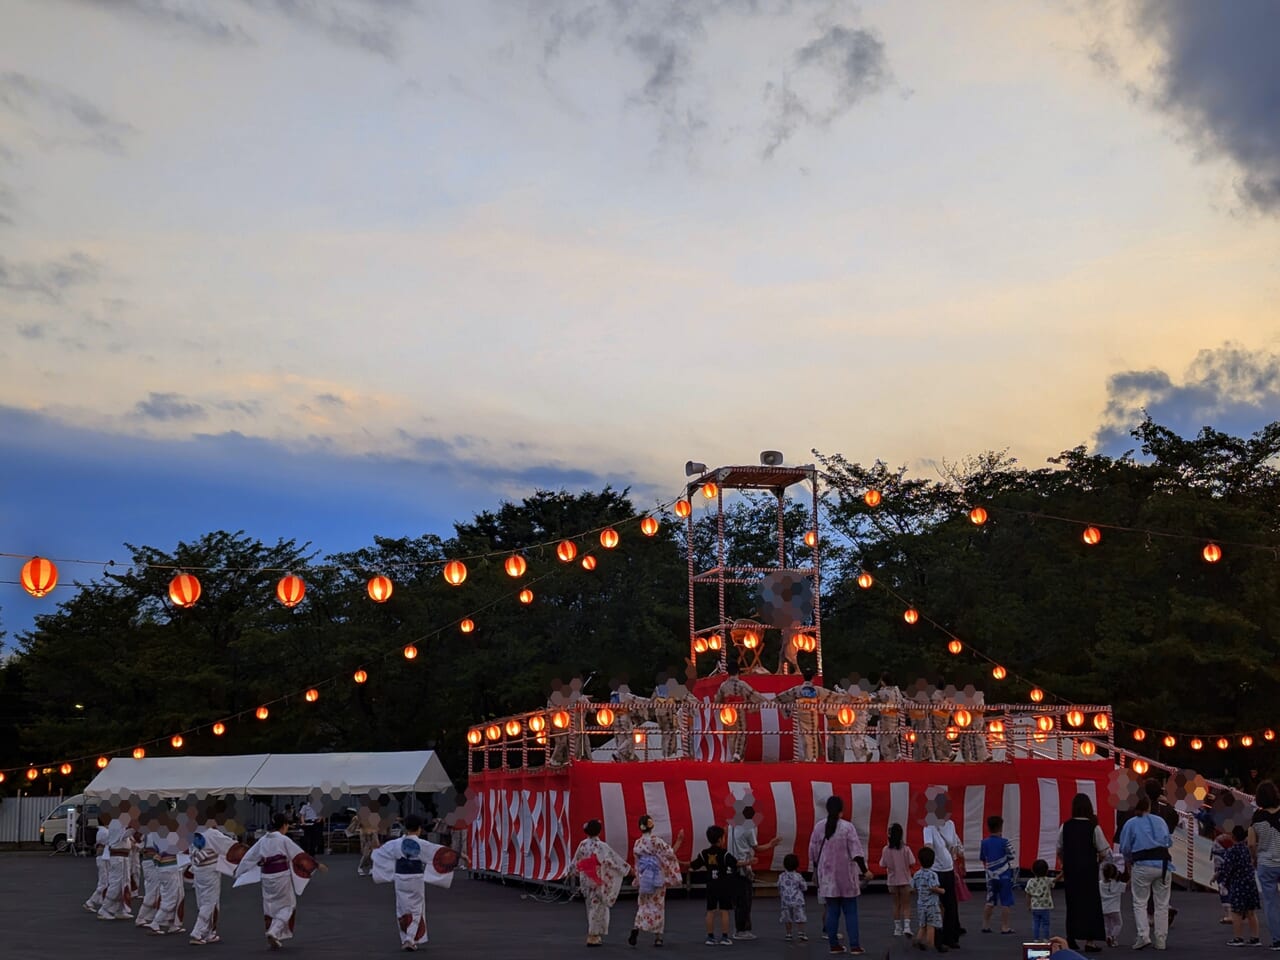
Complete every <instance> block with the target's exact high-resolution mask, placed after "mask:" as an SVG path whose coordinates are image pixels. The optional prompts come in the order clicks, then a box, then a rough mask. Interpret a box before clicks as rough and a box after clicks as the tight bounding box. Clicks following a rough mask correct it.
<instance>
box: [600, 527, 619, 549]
mask: <svg viewBox="0 0 1280 960" xmlns="http://www.w3.org/2000/svg"><path fill="white" fill-rule="evenodd" d="M617 545H618V531H617V530H615V529H613V527H605V528H604V529H603V530H601V531H600V546H602V547H604V548H605V549H606V550H612V549H613V548H614V547H616V546H617Z"/></svg>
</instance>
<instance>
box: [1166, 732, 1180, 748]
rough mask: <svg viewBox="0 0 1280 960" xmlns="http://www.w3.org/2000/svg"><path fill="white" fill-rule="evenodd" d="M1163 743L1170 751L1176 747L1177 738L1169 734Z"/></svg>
mask: <svg viewBox="0 0 1280 960" xmlns="http://www.w3.org/2000/svg"><path fill="white" fill-rule="evenodd" d="M1163 742H1164V745H1165V746H1166V747H1169V748H1170V749H1172V748H1173V747H1176V746H1177V745H1178V738H1177V737H1175V736H1174V735H1173V734H1169V735H1168V736H1167V737H1165V738H1164V741H1163Z"/></svg>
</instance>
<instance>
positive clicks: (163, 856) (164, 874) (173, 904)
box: [147, 834, 190, 935]
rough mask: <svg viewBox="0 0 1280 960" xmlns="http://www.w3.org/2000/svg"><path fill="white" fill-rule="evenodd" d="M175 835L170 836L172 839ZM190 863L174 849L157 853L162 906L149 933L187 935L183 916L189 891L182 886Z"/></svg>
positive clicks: (157, 876)
mask: <svg viewBox="0 0 1280 960" xmlns="http://www.w3.org/2000/svg"><path fill="white" fill-rule="evenodd" d="M172 836H173V835H172V834H170V837H172ZM188 863H190V858H189V857H187V856H185V855H182V854H179V853H178V852H177V851H176V850H174V849H172V847H168V848H166V849H163V850H160V851H159V852H157V853H156V869H155V874H154V876H155V878H156V885H157V886H158V887H159V888H160V906H159V907H158V908H157V909H156V915H155V916H154V917H152V918H151V922H150V923H149V924H147V932H149V933H152V934H156V935H161V934H166V933H185V932H186V930H185V928H184V927H183V925H182V920H183V914H184V913H185V907H186V902H187V891H186V890H185V889H183V886H182V871H183V870H184V869H186V866H187V864H188Z"/></svg>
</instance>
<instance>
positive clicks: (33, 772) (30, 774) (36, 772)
mask: <svg viewBox="0 0 1280 960" xmlns="http://www.w3.org/2000/svg"><path fill="white" fill-rule="evenodd" d="M134 752H135V753H136V752H137V751H134ZM39 776H40V771H39V770H37V769H36V768H35V767H32V768H31V769H30V770H28V771H27V779H28V780H35V779H36V778H38V777H39Z"/></svg>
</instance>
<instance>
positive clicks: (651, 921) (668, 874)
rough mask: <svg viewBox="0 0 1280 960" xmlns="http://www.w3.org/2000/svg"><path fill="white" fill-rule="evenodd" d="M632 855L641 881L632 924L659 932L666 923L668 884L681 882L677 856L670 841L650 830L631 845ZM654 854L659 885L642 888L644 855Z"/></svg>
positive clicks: (677, 884)
mask: <svg viewBox="0 0 1280 960" xmlns="http://www.w3.org/2000/svg"><path fill="white" fill-rule="evenodd" d="M632 853H633V854H634V855H635V869H636V878H637V880H638V881H639V882H640V884H641V892H640V896H639V898H638V899H637V901H636V922H635V923H634V924H632V926H633V927H634V928H635V929H636V930H643V931H645V932H647V933H659V934H660V933H662V932H663V930H664V928H665V927H666V924H667V887H678V886H680V862H679V861H678V860H677V859H676V855H675V851H674V850H672V849H671V844H669V843H667V841H665V840H663V839H662V838H661V837H658V836H655V835H654V834H652V833H645V834H641V836H640V839H639V840H637V841H636V843H635V846H634V847H633V848H632ZM646 857H648V858H653V860H655V861H656V862H657V869H658V874H659V876H660V878H661V884H662V885H661V886H659V887H658V889H657V890H656V891H653V892H649V893H646V892H645V891H644V883H643V875H644V873H645V866H646V865H645V863H644V862H643V861H644V860H645V858H646Z"/></svg>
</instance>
